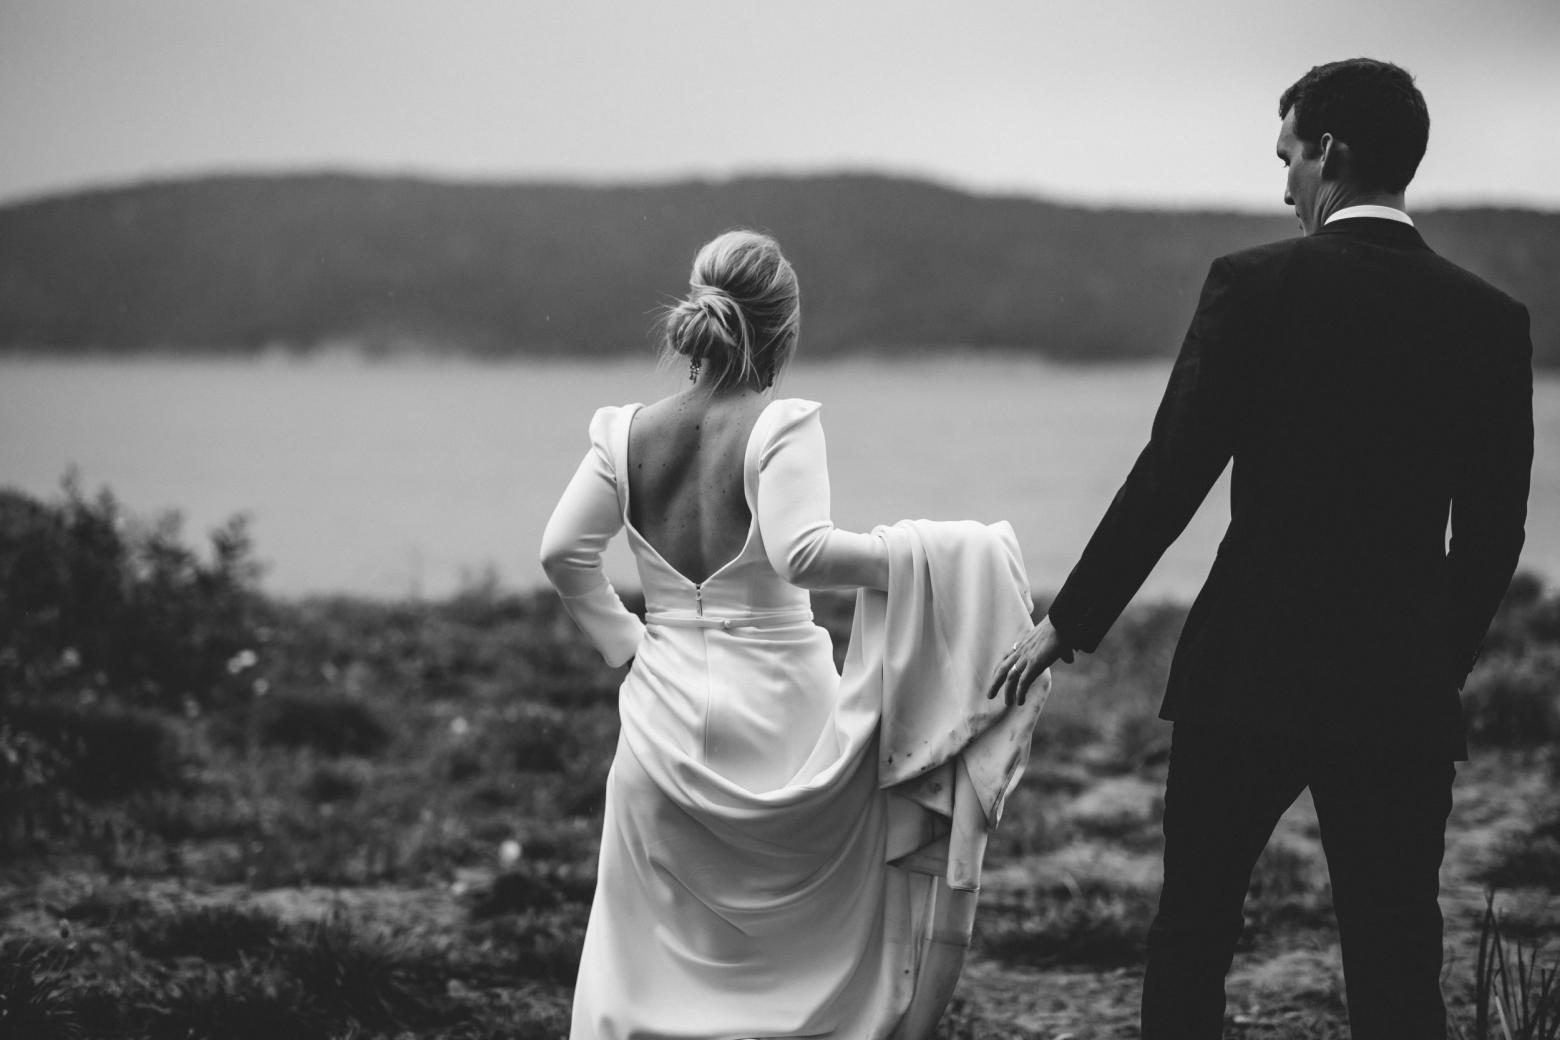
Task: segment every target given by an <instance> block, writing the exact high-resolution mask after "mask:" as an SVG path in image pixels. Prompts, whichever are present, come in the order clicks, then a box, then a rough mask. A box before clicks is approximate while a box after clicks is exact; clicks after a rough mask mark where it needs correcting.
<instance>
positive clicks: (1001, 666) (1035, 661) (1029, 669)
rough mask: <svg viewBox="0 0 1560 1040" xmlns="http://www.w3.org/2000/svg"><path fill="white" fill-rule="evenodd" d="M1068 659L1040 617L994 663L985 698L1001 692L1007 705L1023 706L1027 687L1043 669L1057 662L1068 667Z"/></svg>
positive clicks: (1059, 640)
mask: <svg viewBox="0 0 1560 1040" xmlns="http://www.w3.org/2000/svg"><path fill="white" fill-rule="evenodd" d="M1072 659H1073V652H1072V650H1070V649H1069V648H1068V647H1067V645H1066V644H1065V643H1063V642H1062V637H1061V636H1060V635H1059V634H1058V633H1057V631H1056V628H1055V627H1054V626H1053V625H1052V624H1051V619H1050V618H1049V617H1044V618H1041V619H1040V623H1039V624H1038V625H1036V626H1035V627H1034V629H1033V630H1032V631H1031V632H1030V633H1029V634H1028V635H1027V636H1025V637H1024V638H1022V639H1020V640H1019V641H1018V642H1016V643H1014V644H1013V649H1011V650H1009V651H1008V652H1007V653H1005V654H1003V655H1002V660H1000V661H998V662H997V668H996V671H994V672H993V673H992V676H991V686H990V688H989V689H987V690H986V698H987V699H988V700H990V699H992V698H994V697H996V695H997V694H998V693H1001V694H1003V696H1004V697H1005V698H1006V700H1007V702H1008V704H1023V703H1024V699H1025V698H1026V697H1028V696H1029V687H1030V686H1032V685H1033V684H1034V681H1035V680H1036V679H1038V678H1040V676H1041V674H1042V673H1043V672H1044V671H1045V670H1046V669H1047V668H1049V667H1051V666H1052V665H1053V664H1055V663H1056V662H1057V661H1066V662H1067V663H1068V664H1071V663H1072Z"/></svg>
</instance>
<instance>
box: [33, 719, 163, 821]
mask: <svg viewBox="0 0 1560 1040" xmlns="http://www.w3.org/2000/svg"><path fill="white" fill-rule="evenodd" d="M8 710H9V712H10V719H9V722H10V725H12V726H14V727H15V728H16V729H17V730H18V731H20V732H23V733H28V734H31V735H32V736H33V737H35V738H37V739H38V740H40V741H42V742H43V743H44V744H46V745H48V746H49V747H50V748H52V749H53V750H54V753H55V756H56V757H55V771H54V779H55V780H56V781H57V782H60V783H63V784H65V785H66V786H67V787H68V788H69V789H70V790H72V791H73V792H75V793H76V794H79V795H81V796H82V797H84V798H90V799H102V798H110V797H118V796H121V795H125V794H131V793H134V792H136V791H142V790H146V789H148V788H158V787H169V786H172V785H174V784H176V783H178V781H179V778H180V774H181V772H182V764H181V760H180V755H179V741H178V736H177V734H176V733H175V732H174V731H173V729H172V727H171V726H170V724H169V723H168V722H167V721H166V720H165V719H164V718H162V717H160V716H158V715H154V714H151V713H150V712H145V711H138V710H134V709H122V708H113V707H85V708H75V707H69V706H66V705H61V704H55V703H23V704H13V705H11V706H10V707H9V709H8Z"/></svg>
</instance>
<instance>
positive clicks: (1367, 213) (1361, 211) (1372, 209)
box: [1322, 206, 1414, 227]
mask: <svg viewBox="0 0 1560 1040" xmlns="http://www.w3.org/2000/svg"><path fill="white" fill-rule="evenodd" d="M1351 217H1376V218H1378V219H1381V220H1395V221H1397V222H1398V223H1399V224H1407V225H1408V226H1409V227H1413V226H1414V221H1413V218H1412V217H1410V216H1409V215H1408V214H1407V213H1404V212H1403V211H1402V210H1400V209H1393V208H1392V207H1391V206H1345V207H1344V208H1343V209H1340V210H1339V211H1338V212H1336V213H1334V214H1333V215H1332V216H1330V217H1328V218H1327V219H1326V220H1324V221H1322V223H1323V224H1331V223H1332V222H1333V221H1335V220H1348V219H1350V218H1351Z"/></svg>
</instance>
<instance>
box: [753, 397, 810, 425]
mask: <svg viewBox="0 0 1560 1040" xmlns="http://www.w3.org/2000/svg"><path fill="white" fill-rule="evenodd" d="M822 410H823V405H821V404H819V403H818V402H817V401H809V400H807V398H805V397H777V398H775V399H774V400H773V401H771V402H769V406H768V407H767V408H765V409H764V411H765V413H766V414H765V416H764V417H765V418H766V419H768V420H769V421H770V422H772V423H774V424H775V425H776V426H777V427H782V426H787V425H794V424H795V423H798V422H801V421H803V420H806V419H811V418H814V417H816V416H817V415H818V414H819V412H821V411H822Z"/></svg>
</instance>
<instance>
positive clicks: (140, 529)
mask: <svg viewBox="0 0 1560 1040" xmlns="http://www.w3.org/2000/svg"><path fill="white" fill-rule="evenodd" d="M257 575H258V570H257V568H256V567H255V566H254V563H253V559H252V554H251V549H250V546H249V544H248V541H247V538H246V537H245V536H244V532H243V528H242V525H239V524H234V525H230V526H228V527H225V528H223V529H222V530H221V531H219V532H217V534H216V535H215V536H214V537H213V539H212V541H211V543H210V545H209V546H207V547H206V548H205V549H204V550H197V549H194V548H190V547H189V546H187V545H186V544H185V543H184V541H183V540H182V538H181V536H180V535H179V534H178V528H177V525H176V524H175V523H174V522H173V521H171V520H164V521H159V522H154V523H143V522H141V521H138V520H136V519H135V518H134V517H130V516H127V515H126V514H125V513H124V511H123V510H122V509H121V507H120V506H119V504H118V503H117V502H115V501H114V499H113V498H112V496H109V495H106V494H104V495H98V496H92V497H89V496H86V495H85V494H83V493H82V492H81V491H80V489H79V488H76V487H74V486H73V485H67V486H66V488H65V489H64V491H63V492H62V493H61V495H60V496H59V498H58V499H57V500H54V501H39V500H36V499H32V498H29V497H27V496H24V495H20V494H18V493H15V492H9V491H0V633H4V636H3V642H0V697H3V700H0V707H3V712H0V936H3V938H0V1035H17V1036H27V1037H37V1038H40V1040H53V1038H67V1037H124V1038H163V1037H169V1038H172V1037H179V1038H198V1037H223V1038H238V1040H244V1038H247V1037H278V1036H287V1037H300V1038H308V1037H321V1038H324V1037H355V1038H371V1037H407V1036H412V1037H424V1038H434V1037H438V1038H450V1040H482V1038H487V1037H494V1038H497V1037H500V1036H503V1037H534V1038H538V1040H540V1038H553V1037H558V1036H561V1035H563V1034H564V1033H565V1032H566V1024H567V1012H568V1004H569V990H570V987H571V986H572V982H573V974H574V971H575V968H576V966H577V963H578V955H579V944H580V940H581V937H582V935H583V931H584V926H585V920H586V915H587V912H588V909H589V905H590V900H591V896H592V893H593V891H594V884H595V854H596V848H597V836H598V832H599V828H600V822H601V798H602V791H603V785H604V781H605V777H606V771H607V768H608V766H609V764H610V762H611V756H612V753H613V749H614V746H615V741H616V737H617V716H616V708H615V699H614V698H615V691H616V687H617V683H618V681H619V680H620V677H621V673H620V672H618V671H616V670H613V669H610V668H608V667H606V666H605V665H603V664H602V663H601V662H600V660H599V658H597V657H596V655H595V654H594V653H593V652H592V651H591V650H590V648H589V647H588V646H586V645H585V643H584V642H583V640H582V639H581V638H580V637H579V635H578V634H577V633H576V632H575V630H574V629H573V627H572V625H571V623H570V622H569V621H568V619H567V617H566V616H565V615H564V614H563V612H562V611H561V610H560V609H559V608H558V607H557V605H556V603H555V601H554V600H553V599H552V598H551V597H550V596H547V595H543V594H534V595H523V596H518V595H507V594H503V593H502V592H500V591H498V590H495V589H493V588H491V587H486V586H483V587H477V588H473V589H471V590H468V591H467V592H466V593H464V594H462V595H458V596H456V597H453V598H451V599H449V600H444V601H439V602H402V603H371V602H363V601H358V600H348V599H316V600H308V601H303V602H281V601H276V600H273V599H270V598H268V597H266V596H265V595H264V594H263V593H262V591H261V590H260V587H259V585H258V577H257ZM816 607H817V613H818V616H819V618H820V619H821V620H822V621H823V622H824V623H825V624H826V626H827V627H829V629H830V630H831V632H832V633H833V634H834V635H835V637H836V640H837V642H838V643H840V644H842V643H843V639H844V635H845V632H846V631H847V630H848V624H849V614H850V602H849V600H848V599H844V598H820V599H819V600H818V601H817V603H816ZM1183 618H1184V613H1183V611H1182V610H1181V609H1180V608H1178V607H1172V606H1147V607H1141V608H1135V609H1134V610H1133V612H1131V613H1130V614H1129V615H1128V616H1127V617H1126V618H1125V619H1124V620H1123V622H1122V624H1121V625H1120V626H1119V627H1118V628H1117V630H1116V631H1115V632H1113V634H1112V636H1111V640H1110V643H1109V644H1107V646H1106V647H1105V648H1104V649H1103V651H1102V652H1101V653H1099V654H1096V655H1093V656H1090V657H1087V658H1085V659H1083V660H1082V661H1081V662H1080V664H1079V665H1078V666H1076V667H1074V668H1072V669H1069V670H1068V671H1066V672H1065V673H1063V674H1062V675H1061V676H1060V677H1059V680H1058V689H1057V692H1056V693H1055V695H1054V696H1053V699H1052V702H1051V703H1050V705H1048V707H1047V709H1046V713H1045V715H1044V717H1043V718H1042V721H1041V725H1040V729H1039V731H1038V732H1037V735H1036V741H1035V751H1034V756H1033V759H1032V764H1031V768H1030V770H1029V772H1028V774H1027V776H1026V778H1025V780H1024V783H1023V785H1022V786H1021V787H1020V789H1019V790H1018V791H1017V792H1016V793H1015V795H1014V797H1013V799H1012V801H1011V802H1010V806H1009V809H1008V811H1007V817H1006V819H1005V820H1004V824H1003V826H1002V828H1001V829H1000V830H999V832H998V833H997V834H996V835H995V836H994V838H993V841H992V845H991V850H990V854H989V856H988V860H987V863H988V866H987V875H986V888H985V892H984V894H983V903H984V908H983V911H982V914H981V916H980V918H979V920H978V924H977V935H976V943H975V949H974V951H973V953H972V955H971V959H970V965H969V968H968V970H967V972H966V975H965V979H964V981H963V982H962V983H961V988H960V990H959V994H958V997H957V999H956V1000H955V1003H954V1005H953V1007H952V1009H951V1010H950V1013H949V1015H948V1016H947V1019H946V1021H945V1023H944V1026H943V1030H942V1034H941V1035H942V1036H943V1037H944V1038H945V1040H953V1038H963V1037H976V1036H979V1037H993V1038H1024V1040H1035V1038H1045V1037H1056V1036H1059V1035H1061V1034H1064V1033H1071V1034H1073V1035H1074V1036H1075V1037H1078V1038H1080V1040H1082V1038H1084V1037H1091V1036H1092V1037H1108V1036H1113V1035H1119V1033H1120V1031H1121V1030H1123V1029H1125V1028H1127V1026H1126V1023H1130V1022H1131V1021H1133V1020H1134V1018H1135V1014H1136V1011H1135V1001H1136V978H1137V972H1139V971H1140V966H1141V959H1142V950H1143V941H1144V934H1145V931H1146V928H1147V925H1148V922H1149V921H1150V920H1151V919H1152V916H1153V912H1154V906H1155V900H1156V897H1157V889H1158V880H1159V874H1158V870H1159V850H1160V838H1159V822H1160V818H1161V815H1162V812H1163V803H1162V791H1163V776H1164V769H1165V762H1166V754H1167V748H1168V735H1169V734H1168V726H1167V725H1165V724H1163V723H1161V722H1159V721H1158V720H1157V719H1156V718H1155V709H1156V706H1157V699H1158V694H1159V691H1160V690H1161V689H1162V685H1163V681H1164V675H1165V671H1166V669H1167V667H1168V661H1169V655H1170V650H1171V648H1172V646H1173V643H1174V639H1175V636H1176V634H1177V632H1178V631H1179V627H1180V624H1181V622H1182V620H1183ZM1557 662H1560V596H1557V595H1556V594H1555V593H1553V592H1550V591H1548V590H1546V589H1544V588H1543V587H1542V586H1541V585H1540V583H1539V582H1537V581H1536V580H1534V579H1531V578H1526V577H1524V578H1520V579H1519V580H1518V581H1516V582H1514V583H1513V585H1512V590H1511V592H1510V594H1509V595H1508V597H1507V599H1506V603H1505V604H1504V606H1503V607H1502V611H1501V615H1500V617H1499V618H1498V619H1497V622H1496V625H1495V627H1494V630H1493V631H1492V633H1491V636H1490V639H1489V640H1488V649H1487V652H1486V653H1485V655H1484V657H1483V659H1482V660H1481V662H1480V664H1479V666H1478V669H1477V670H1476V671H1475V673H1474V676H1473V678H1472V679H1471V680H1470V683H1469V687H1468V691H1467V704H1468V708H1469V712H1470V725H1471V729H1472V731H1473V733H1474V735H1475V737H1476V739H1477V741H1478V742H1479V746H1478V749H1477V751H1476V753H1475V756H1474V761H1473V762H1472V763H1470V765H1468V766H1467V767H1464V768H1463V770H1462V771H1461V772H1462V775H1461V776H1460V779H1459V788H1458V790H1459V795H1458V799H1459V801H1458V808H1457V809H1456V810H1455V811H1454V814H1453V819H1452V824H1451V828H1450V832H1449V843H1448V854H1447V865H1446V872H1445V876H1446V878H1447V886H1446V892H1447V896H1446V900H1445V904H1446V911H1447V922H1448V927H1447V935H1448V972H1447V982H1446V988H1447V993H1448V997H1449V1000H1450V1002H1451V1006H1452V1011H1453V1017H1454V1020H1455V1021H1457V1022H1458V1023H1459V1028H1462V1029H1464V1031H1465V1034H1464V1035H1466V1036H1468V1037H1479V1038H1481V1040H1482V1038H1483V1037H1485V1036H1491V1037H1493V1036H1496V1035H1501V1034H1498V1033H1497V1032H1494V1031H1493V1028H1492V1027H1491V1026H1490V1023H1491V1022H1492V1021H1494V1019H1493V1018H1492V1017H1491V1016H1493V1015H1501V1014H1504V1015H1506V1016H1507V1018H1508V1021H1509V1019H1510V1016H1512V1015H1516V1014H1518V1013H1519V1012H1518V1011H1517V1010H1516V1009H1517V1008H1518V1007H1519V1006H1521V1007H1525V1008H1526V1009H1527V1010H1524V1011H1521V1012H1520V1013H1521V1014H1528V1013H1529V1012H1531V1015H1529V1017H1528V1018H1525V1019H1523V1021H1548V1020H1547V1019H1542V1017H1541V1013H1540V1012H1541V1007H1543V1006H1548V1005H1546V1004H1544V1001H1551V1000H1552V997H1549V996H1544V995H1543V994H1545V993H1549V992H1551V991H1552V981H1551V982H1545V980H1546V979H1550V980H1552V979H1553V975H1552V974H1549V975H1546V974H1545V972H1552V969H1553V965H1554V963H1555V962H1554V960H1553V957H1552V955H1550V954H1546V953H1545V952H1544V950H1545V949H1546V944H1548V943H1552V941H1553V940H1554V939H1555V938H1556V937H1560V911H1557V909H1556V907H1555V900H1554V895H1555V891H1556V885H1557V883H1556V880H1555V879H1556V878H1560V802H1556V801H1555V800H1554V797H1553V793H1552V792H1553V790H1554V788H1555V781H1556V778H1557V775H1560V757H1557V756H1556V755H1555V752H1554V743H1555V738H1556V736H1560V727H1557V725H1556V723H1555V721H1554V720H1555V719H1556V717H1557V716H1556V712H1557V704H1560V666H1557ZM1546 727H1548V728H1546ZM1492 887H1493V888H1499V889H1501V890H1502V893H1503V894H1502V895H1501V897H1500V901H1499V902H1498V904H1497V905H1498V906H1499V907H1503V908H1505V909H1504V910H1502V912H1501V915H1500V916H1499V917H1498V919H1497V917H1494V916H1491V915H1490V914H1489V913H1487V912H1486V911H1487V907H1486V905H1485V902H1484V899H1485V896H1484V893H1485V890H1486V889H1487V888H1492ZM1246 912H1247V927H1246V931H1245V934H1244V936H1243V939H1242V945H1241V950H1240V953H1239V955H1238V957H1237V961H1236V967H1235V970H1234V971H1233V972H1232V976H1231V985H1230V990H1231V1003H1230V1018H1229V1029H1230V1035H1233V1036H1251V1037H1257V1036H1262V1037H1271V1036H1295V1037H1300V1036H1306V1037H1313V1036H1329V1035H1337V1036H1342V1035H1344V1012H1343V1003H1342V995H1341V993H1342V989H1341V982H1340V981H1339V970H1338V965H1337V951H1336V935H1335V932H1334V929H1333V924H1332V912H1331V900H1330V895H1329V891H1328V886H1327V875H1326V870H1325V866H1324V862H1323V859H1322V856H1321V851H1320V845H1319V842H1318V839H1317V832H1316V827H1315V819H1314V814H1313V813H1311V811H1310V809H1309V805H1308V801H1307V800H1305V799H1302V803H1301V804H1300V805H1298V806H1297V807H1296V809H1295V810H1294V811H1292V812H1291V813H1290V814H1289V816H1286V818H1285V821H1284V822H1283V823H1282V824H1281V826H1280V831H1279V833H1278V835H1277V836H1276V837H1275V840H1274V842H1273V844H1272V845H1271V846H1270V847H1269V849H1268V851H1267V852H1266V853H1265V854H1264V856H1263V858H1262V860H1261V861H1260V862H1259V864H1258V867H1257V870H1256V871H1255V872H1254V875H1253V878H1252V884H1251V890H1250V896H1249V898H1248V901H1247V907H1246ZM1497 925H1498V934H1497ZM1481 935H1482V936H1483V940H1482V946H1481ZM1519 948H1520V952H1519ZM1501 950H1504V953H1501V952H1499V951H1501ZM1492 951H1494V952H1492ZM1546 958H1547V959H1546ZM1535 966H1536V967H1535ZM1546 985H1547V986H1550V987H1551V989H1550V990H1545V989H1544V987H1545V986H1546ZM1501 986H1506V987H1507V989H1505V990H1502V989H1500V987H1501ZM1512 987H1515V988H1512ZM1496 994H1503V995H1500V996H1499V997H1498V999H1497V996H1496ZM1523 994H1526V996H1523ZM1521 1000H1527V1002H1528V1004H1527V1005H1520V1001H1521ZM1497 1004H1499V1005H1500V1008H1501V1010H1500V1011H1496V1010H1495V1008H1496V1005H1497ZM1529 1005H1531V1006H1529ZM1533 1028H1534V1029H1535V1030H1538V1031H1535V1032H1530V1033H1528V1034H1524V1035H1531V1036H1553V1035H1554V1033H1553V1032H1549V1033H1545V1032H1542V1029H1541V1028H1540V1027H1537V1026H1535V1027H1533ZM1481 1030H1483V1031H1482V1032H1481ZM1513 1035H1516V1034H1513Z"/></svg>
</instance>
